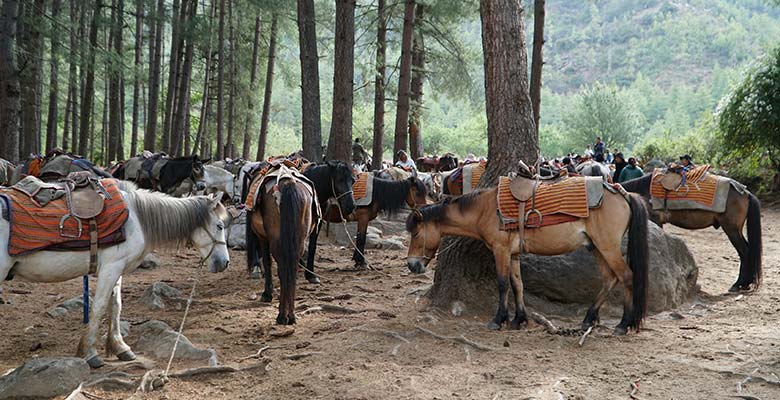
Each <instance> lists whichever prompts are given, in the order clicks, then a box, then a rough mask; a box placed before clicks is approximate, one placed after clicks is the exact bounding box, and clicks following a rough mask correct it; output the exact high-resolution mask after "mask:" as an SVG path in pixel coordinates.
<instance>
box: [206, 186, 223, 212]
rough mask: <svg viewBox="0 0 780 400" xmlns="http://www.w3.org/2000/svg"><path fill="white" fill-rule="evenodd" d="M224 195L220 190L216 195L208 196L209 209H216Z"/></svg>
mask: <svg viewBox="0 0 780 400" xmlns="http://www.w3.org/2000/svg"><path fill="white" fill-rule="evenodd" d="M224 195H225V193H224V192H222V191H221V190H220V191H219V192H217V193H212V194H210V195H209V200H210V201H211V207H212V208H217V205H219V202H220V201H221V200H222V197H223V196H224Z"/></svg>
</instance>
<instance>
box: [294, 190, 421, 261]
mask: <svg viewBox="0 0 780 400" xmlns="http://www.w3.org/2000/svg"><path fill="white" fill-rule="evenodd" d="M426 196H427V190H426V188H425V185H424V184H423V183H422V182H421V181H420V180H419V179H417V178H415V177H410V178H407V179H405V180H402V181H394V180H387V179H381V178H377V177H374V180H373V190H372V193H371V203H369V204H367V205H364V206H358V207H357V208H356V209H355V212H353V213H351V214H349V213H347V212H346V210H344V209H342V210H340V211H339V209H338V207H330V208H328V209H327V212H326V213H325V215H324V219H325V220H326V221H327V222H337V223H340V222H342V221H344V220H346V221H357V237H356V240H355V245H356V248H355V251H354V252H353V254H352V259H353V260H354V261H355V265H356V266H358V267H365V266H367V263H366V258H365V251H366V232H367V231H368V223H369V222H370V221H373V220H374V219H375V218H376V217H377V215H379V213H380V212H382V211H384V212H385V213H387V214H389V215H395V214H397V213H398V211H400V210H401V208H402V207H403V206H404V205H407V206H409V207H410V208H413V209H414V208H416V207H417V206H421V205H425V204H427V198H426ZM342 217H343V218H342ZM315 232H317V233H318V231H317V230H315ZM316 239H317V237H316V235H314V236H312V238H311V239H309V246H310V247H309V248H310V252H311V251H312V250H311V246H312V243H314V246H316V242H317V240H316ZM315 248H316V247H315ZM310 257H311V255H310ZM309 261H310V262H313V261H314V260H313V258H310V259H309Z"/></svg>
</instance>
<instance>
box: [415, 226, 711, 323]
mask: <svg viewBox="0 0 780 400" xmlns="http://www.w3.org/2000/svg"><path fill="white" fill-rule="evenodd" d="M648 233H649V236H648V241H649V250H650V256H649V261H650V265H649V272H648V274H649V281H650V282H649V293H648V309H649V311H650V312H660V311H663V310H668V309H671V308H675V307H678V306H680V305H681V304H682V303H684V302H685V301H687V300H688V299H690V297H691V296H692V295H694V294H695V293H696V290H697V286H696V280H697V278H698V268H697V266H696V262H695V261H694V259H693V256H692V255H691V253H690V251H689V250H688V248H687V247H686V246H685V243H684V242H683V241H682V240H680V239H678V238H676V237H673V236H670V235H667V234H666V233H664V231H663V230H662V229H661V228H659V227H658V226H657V225H655V224H653V223H649V232H648ZM625 245H626V240H625V238H624V241H623V246H624V247H623V250H624V252H625ZM488 254H489V253H488ZM485 256H489V255H485ZM520 263H521V274H522V278H523V287H524V294H525V302H526V305H528V306H530V307H531V308H533V309H536V310H539V311H541V312H549V313H554V314H568V315H574V314H575V313H576V314H582V315H584V311H585V309H587V307H588V306H590V304H591V303H592V302H593V300H594V299H595V297H596V295H597V294H598V292H599V290H600V289H601V287H602V281H601V274H600V273H599V271H598V267H597V266H596V260H595V259H594V257H593V256H592V255H591V254H590V252H588V251H587V250H586V249H584V248H583V249H580V250H577V251H575V252H573V253H569V254H564V255H559V256H537V255H533V254H526V255H523V256H522V258H521V261H520ZM475 269H476V270H478V271H477V272H475V273H473V274H472V275H470V276H463V274H462V273H459V272H457V271H451V269H449V268H438V269H437V270H436V276H435V279H434V286H433V288H432V290H431V293H430V296H431V300H432V303H433V304H434V305H436V306H439V307H443V308H445V309H450V308H451V306H452V303H453V302H455V301H460V302H462V303H463V305H464V308H465V312H466V313H484V314H488V313H489V314H492V313H494V312H495V310H496V306H497V299H498V288H497V285H496V274H495V270H494V269H492V268H475ZM510 293H511V291H510ZM511 296H512V295H511V294H510V302H509V303H510V307H511V305H512V304H513V300H511ZM622 298H623V290H622V286H621V285H617V286H616V287H615V289H614V290H613V291H612V293H611V294H610V296H609V298H608V300H607V307H606V308H605V309H604V310H605V311H604V312H605V313H609V311H610V310H611V311H613V313H612V314H616V315H619V312H620V310H622V308H621V307H622Z"/></svg>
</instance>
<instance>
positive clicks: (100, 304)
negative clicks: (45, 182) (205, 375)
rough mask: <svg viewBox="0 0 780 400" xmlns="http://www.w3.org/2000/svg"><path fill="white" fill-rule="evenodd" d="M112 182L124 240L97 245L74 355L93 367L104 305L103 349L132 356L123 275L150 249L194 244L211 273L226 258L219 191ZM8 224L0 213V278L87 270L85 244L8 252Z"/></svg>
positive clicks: (60, 276)
mask: <svg viewBox="0 0 780 400" xmlns="http://www.w3.org/2000/svg"><path fill="white" fill-rule="evenodd" d="M117 185H118V187H119V190H121V196H122V198H123V199H124V203H125V204H126V206H127V220H126V222H125V223H124V226H123V228H122V229H124V237H125V238H126V240H125V241H123V242H120V243H118V244H113V245H110V246H109V247H101V248H99V250H98V253H97V256H98V258H97V260H98V265H97V273H98V274H97V289H96V291H95V295H94V303H93V305H92V310H91V314H90V319H89V324H88V325H87V327H86V329H85V332H84V334H83V335H82V337H81V341H80V342H79V345H78V355H79V356H81V357H83V358H84V359H86V360H87V363H88V364H89V366H90V367H92V368H99V367H101V366H102V365H103V360H102V359H101V357H100V356H99V355H98V351H97V346H96V345H97V341H98V338H99V336H98V333H99V329H100V324H101V320H102V318H103V315H104V313H105V312H106V310H108V314H109V318H108V336H107V351H108V352H110V353H113V354H116V355H117V357H118V358H119V359H120V360H123V361H129V360H133V359H135V354H133V352H132V350H131V349H130V346H128V345H127V344H126V343H125V342H124V340H123V338H122V334H121V333H120V329H119V321H120V313H121V311H122V276H123V275H125V274H127V273H130V272H132V271H133V270H135V269H136V267H138V265H140V264H141V261H142V260H143V258H144V256H145V255H146V254H148V253H149V252H150V251H151V250H152V249H154V248H171V247H176V246H177V245H179V244H186V243H188V242H189V243H193V244H194V245H195V247H196V248H197V250H198V254H199V256H200V257H201V259H202V261H203V262H208V266H209V271H210V272H221V271H224V270H225V268H227V266H228V263H229V261H230V256H229V254H228V249H227V245H226V243H225V231H224V227H225V221H224V220H225V219H226V218H227V212H226V210H225V208H224V207H223V206H222V204H220V203H219V199H218V198H219V196H208V197H207V196H197V197H190V198H185V199H177V198H173V197H170V196H167V195H165V194H162V193H153V192H149V191H146V190H138V189H137V188H136V187H135V185H134V184H132V183H128V182H123V181H119V182H117ZM8 190H15V189H8ZM5 207H6V203H5V202H4V201H2V200H1V199H0V211H2V209H4V208H5ZM12 224H13V223H9V222H8V221H7V220H5V219H3V218H0V282H3V281H4V280H5V279H6V278H7V277H9V276H13V277H15V278H21V279H23V280H27V281H32V282H64V281H67V280H70V279H75V278H80V277H82V276H84V275H85V274H87V273H88V271H89V268H88V265H87V264H88V263H87V262H86V260H88V259H90V252H89V251H88V250H84V249H76V250H68V251H49V250H46V249H43V250H39V251H33V252H29V253H24V254H21V255H10V254H9V242H10V240H11V237H10V235H11V229H12ZM55 230H56V228H55ZM55 234H56V233H55ZM22 239H24V240H28V239H30V238H22ZM52 260H56V261H55V262H52Z"/></svg>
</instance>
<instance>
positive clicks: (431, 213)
mask: <svg viewBox="0 0 780 400" xmlns="http://www.w3.org/2000/svg"><path fill="white" fill-rule="evenodd" d="M487 190H488V189H478V190H475V191H473V192H471V193H467V194H464V195H463V196H452V197H447V198H445V199H444V200H442V201H441V202H439V203H436V204H430V205H427V206H423V207H420V208H418V209H417V211H416V212H412V213H410V214H409V217H407V218H406V231H407V232H414V230H415V229H416V228H417V224H418V223H420V222H427V221H442V220H444V218H445V217H446V216H447V208H448V207H449V206H450V205H453V204H456V205H457V206H458V211H460V212H461V213H462V212H464V211H467V210H469V209H470V208H471V207H473V206H474V204H475V203H476V202H477V200H478V199H479V196H480V195H482V194H483V193H485V192H486V191H487Z"/></svg>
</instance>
